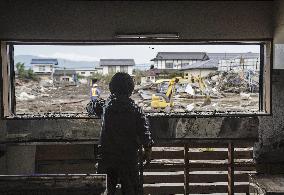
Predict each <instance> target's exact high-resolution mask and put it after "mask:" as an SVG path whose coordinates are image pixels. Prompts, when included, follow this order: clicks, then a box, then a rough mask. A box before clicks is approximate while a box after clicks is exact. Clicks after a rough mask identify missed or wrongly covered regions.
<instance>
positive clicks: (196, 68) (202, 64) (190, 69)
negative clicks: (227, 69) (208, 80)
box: [181, 59, 218, 79]
mask: <svg viewBox="0 0 284 195" xmlns="http://www.w3.org/2000/svg"><path fill="white" fill-rule="evenodd" d="M217 70H218V60H216V59H210V60H205V61H199V62H196V63H194V64H191V65H186V66H183V67H182V69H181V71H182V72H183V74H184V78H187V79H190V78H191V76H194V77H196V76H201V77H206V76H207V75H208V74H210V73H212V72H215V71H217Z"/></svg>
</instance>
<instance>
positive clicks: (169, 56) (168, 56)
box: [151, 52, 209, 61]
mask: <svg viewBox="0 0 284 195" xmlns="http://www.w3.org/2000/svg"><path fill="white" fill-rule="evenodd" d="M208 59H209V57H208V55H207V53H206V52H158V54H157V55H156V57H155V58H154V59H152V60H151V61H155V60H208Z"/></svg>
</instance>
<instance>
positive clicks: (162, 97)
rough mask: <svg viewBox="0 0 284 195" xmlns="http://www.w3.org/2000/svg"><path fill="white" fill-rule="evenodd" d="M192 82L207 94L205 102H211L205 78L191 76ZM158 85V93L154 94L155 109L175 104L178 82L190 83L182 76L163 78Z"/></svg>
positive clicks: (157, 82)
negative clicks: (174, 98) (174, 97)
mask: <svg viewBox="0 0 284 195" xmlns="http://www.w3.org/2000/svg"><path fill="white" fill-rule="evenodd" d="M191 82H192V84H193V83H196V84H197V85H198V86H199V89H200V90H201V93H202V94H204V95H205V102H206V104H208V102H211V98H210V96H209V95H208V94H206V88H207V85H206V83H205V81H204V79H203V78H202V77H200V76H197V77H193V76H192V78H191ZM155 83H156V84H157V85H158V87H157V92H158V93H156V94H153V95H152V101H151V107H152V108H154V109H165V108H171V107H173V106H174V102H173V96H174V94H175V92H176V85H177V84H181V85H182V84H189V81H188V79H184V78H182V77H174V78H172V79H161V80H157V81H156V82H155Z"/></svg>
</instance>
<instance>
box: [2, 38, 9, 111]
mask: <svg viewBox="0 0 284 195" xmlns="http://www.w3.org/2000/svg"><path fill="white" fill-rule="evenodd" d="M1 59H2V61H1V63H2V64H1V65H2V75H1V76H2V79H3V80H2V82H3V83H2V90H3V91H2V98H1V100H2V105H3V113H1V115H2V116H8V115H9V80H10V78H9V71H8V64H9V59H8V54H7V45H6V42H1Z"/></svg>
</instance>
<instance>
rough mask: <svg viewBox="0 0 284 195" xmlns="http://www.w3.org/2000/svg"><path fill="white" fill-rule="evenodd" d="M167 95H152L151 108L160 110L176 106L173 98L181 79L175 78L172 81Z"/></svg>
mask: <svg viewBox="0 0 284 195" xmlns="http://www.w3.org/2000/svg"><path fill="white" fill-rule="evenodd" d="M168 82H169V84H168V88H167V91H166V94H163V93H156V94H153V95H152V101H151V107H152V108H155V109H158V108H163V109H164V108H167V107H168V108H170V107H173V106H174V102H173V99H172V98H173V96H174V93H175V85H176V84H177V83H178V82H179V78H178V77H175V78H172V79H170V80H169V81H168Z"/></svg>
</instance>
